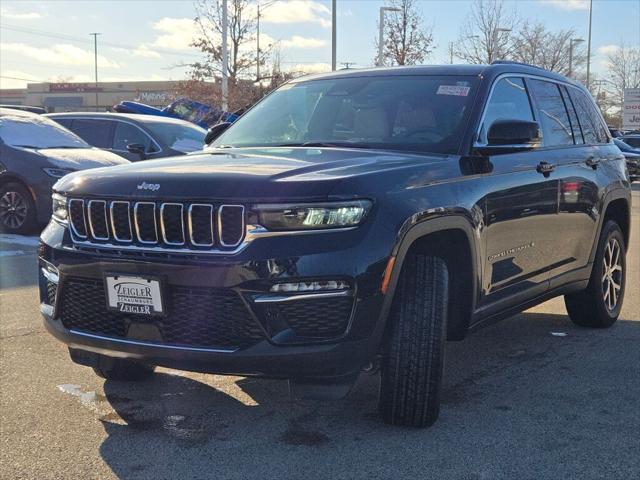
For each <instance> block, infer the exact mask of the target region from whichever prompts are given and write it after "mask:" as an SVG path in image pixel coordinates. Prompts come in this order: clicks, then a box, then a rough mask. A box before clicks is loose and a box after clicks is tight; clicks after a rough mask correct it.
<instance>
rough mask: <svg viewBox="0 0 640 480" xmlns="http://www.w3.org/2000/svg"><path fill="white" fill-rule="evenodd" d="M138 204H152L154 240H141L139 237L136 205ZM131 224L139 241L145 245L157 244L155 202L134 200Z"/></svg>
mask: <svg viewBox="0 0 640 480" xmlns="http://www.w3.org/2000/svg"><path fill="white" fill-rule="evenodd" d="M140 205H153V232H154V235H155V237H156V239H155V241H150V240H142V238H141V237H140V225H139V224H138V207H139V206H140ZM133 224H134V226H135V228H136V237H137V238H138V241H139V242H140V243H143V244H145V245H157V244H158V222H157V221H156V203H155V202H136V204H135V205H134V206H133Z"/></svg>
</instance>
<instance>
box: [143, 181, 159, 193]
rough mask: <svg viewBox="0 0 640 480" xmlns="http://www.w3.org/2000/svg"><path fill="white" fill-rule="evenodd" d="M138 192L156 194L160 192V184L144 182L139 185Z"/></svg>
mask: <svg viewBox="0 0 640 480" xmlns="http://www.w3.org/2000/svg"><path fill="white" fill-rule="evenodd" d="M138 190H151V191H152V192H155V191H157V190H160V184H159V183H147V182H142V183H141V184H140V185H138Z"/></svg>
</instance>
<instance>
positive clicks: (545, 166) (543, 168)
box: [536, 162, 556, 178]
mask: <svg viewBox="0 0 640 480" xmlns="http://www.w3.org/2000/svg"><path fill="white" fill-rule="evenodd" d="M555 169H556V166H555V165H554V164H553V163H548V162H540V163H539V164H538V166H537V167H536V171H537V172H538V173H541V174H542V175H544V176H545V178H546V177H548V176H549V175H551V172H553V171H554V170H555Z"/></svg>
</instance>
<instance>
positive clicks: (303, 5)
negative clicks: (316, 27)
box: [260, 0, 331, 27]
mask: <svg viewBox="0 0 640 480" xmlns="http://www.w3.org/2000/svg"><path fill="white" fill-rule="evenodd" d="M260 17H261V19H260V21H261V22H265V23H318V24H320V25H321V26H323V27H330V26H331V10H329V8H328V7H327V6H326V5H323V4H322V3H320V2H314V1H312V0H290V1H279V2H276V3H274V4H273V5H271V6H269V7H268V8H265V9H263V10H262V11H261V12H260Z"/></svg>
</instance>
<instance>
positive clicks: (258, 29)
mask: <svg viewBox="0 0 640 480" xmlns="http://www.w3.org/2000/svg"><path fill="white" fill-rule="evenodd" d="M256 34H257V37H256V82H258V83H260V4H259V3H258V13H257V15H256Z"/></svg>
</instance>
